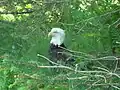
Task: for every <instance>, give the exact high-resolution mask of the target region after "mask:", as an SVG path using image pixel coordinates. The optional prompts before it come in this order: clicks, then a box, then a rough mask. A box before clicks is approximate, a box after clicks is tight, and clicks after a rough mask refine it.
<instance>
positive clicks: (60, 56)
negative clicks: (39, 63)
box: [48, 28, 75, 65]
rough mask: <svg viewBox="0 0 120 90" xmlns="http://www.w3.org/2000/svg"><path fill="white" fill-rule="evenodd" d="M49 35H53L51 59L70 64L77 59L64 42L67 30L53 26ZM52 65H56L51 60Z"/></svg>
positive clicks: (50, 50)
mask: <svg viewBox="0 0 120 90" xmlns="http://www.w3.org/2000/svg"><path fill="white" fill-rule="evenodd" d="M48 36H49V37H50V36H51V41H50V47H49V55H50V60H52V61H53V62H55V63H57V64H62V65H68V64H73V62H74V61H75V60H74V59H73V56H72V54H71V53H70V52H68V51H67V50H66V46H65V44H64V39H65V31H64V30H63V29H61V28H52V30H51V31H50V32H49V34H48ZM50 64H51V65H54V64H53V63H51V62H50Z"/></svg>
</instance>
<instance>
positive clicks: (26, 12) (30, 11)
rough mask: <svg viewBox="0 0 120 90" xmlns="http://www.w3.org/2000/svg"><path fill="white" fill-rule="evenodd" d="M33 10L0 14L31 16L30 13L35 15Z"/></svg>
mask: <svg viewBox="0 0 120 90" xmlns="http://www.w3.org/2000/svg"><path fill="white" fill-rule="evenodd" d="M33 12H34V11H33V10H27V11H23V12H17V11H16V12H0V14H29V13H33Z"/></svg>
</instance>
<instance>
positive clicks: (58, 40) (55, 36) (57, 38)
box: [48, 28, 65, 45]
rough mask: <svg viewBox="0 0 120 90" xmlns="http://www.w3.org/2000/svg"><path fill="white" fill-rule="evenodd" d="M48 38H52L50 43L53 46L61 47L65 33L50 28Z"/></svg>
mask: <svg viewBox="0 0 120 90" xmlns="http://www.w3.org/2000/svg"><path fill="white" fill-rule="evenodd" d="M48 36H51V37H52V39H51V41H50V43H52V44H54V45H61V44H62V43H63V42H64V39H65V32H64V30H63V29H61V28H52V30H51V31H50V32H49V34H48Z"/></svg>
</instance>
